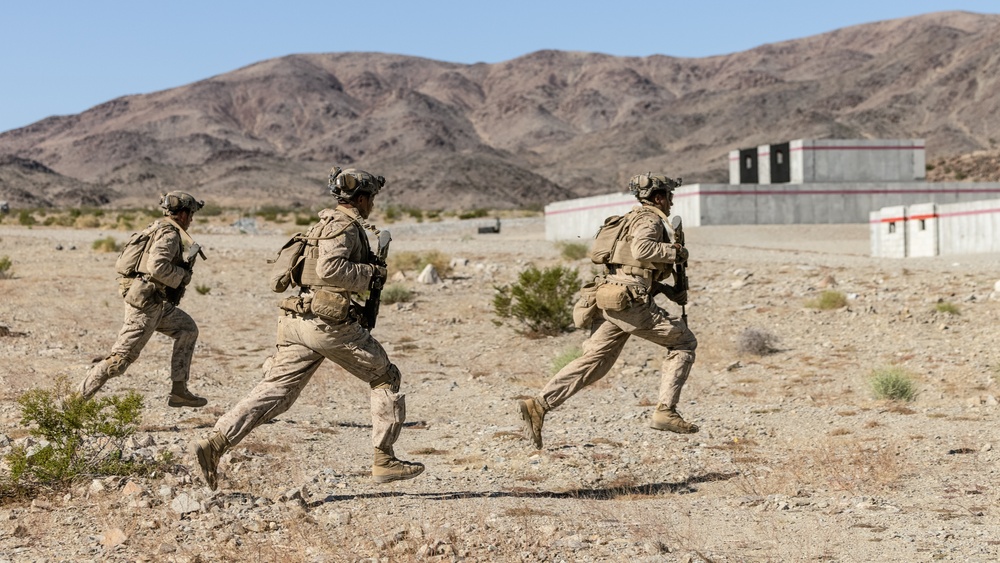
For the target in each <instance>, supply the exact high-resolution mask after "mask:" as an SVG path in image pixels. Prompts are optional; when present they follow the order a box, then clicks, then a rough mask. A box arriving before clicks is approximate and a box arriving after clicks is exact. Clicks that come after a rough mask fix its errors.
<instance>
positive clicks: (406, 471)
mask: <svg viewBox="0 0 1000 563" xmlns="http://www.w3.org/2000/svg"><path fill="white" fill-rule="evenodd" d="M423 472H424V464H422V463H416V462H410V461H403V460H400V459H396V454H395V453H393V451H392V448H389V449H387V450H380V449H378V448H375V462H374V463H373V464H372V479H373V480H374V481H375V482H376V483H390V482H392V481H403V480H405V479H413V478H414V477H416V476H417V475H420V474H421V473H423Z"/></svg>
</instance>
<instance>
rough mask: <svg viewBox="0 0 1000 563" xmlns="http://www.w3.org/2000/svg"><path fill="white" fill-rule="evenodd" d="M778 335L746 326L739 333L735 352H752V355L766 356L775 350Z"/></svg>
mask: <svg viewBox="0 0 1000 563" xmlns="http://www.w3.org/2000/svg"><path fill="white" fill-rule="evenodd" d="M777 345H778V337H777V336H775V335H774V334H772V333H770V332H768V331H766V330H763V329H759V328H747V329H744V330H743V332H741V333H740V337H739V341H738V343H737V352H739V353H740V354H753V355H754V356H766V355H768V354H773V353H774V352H777V351H778V350H777V348H776V346H777Z"/></svg>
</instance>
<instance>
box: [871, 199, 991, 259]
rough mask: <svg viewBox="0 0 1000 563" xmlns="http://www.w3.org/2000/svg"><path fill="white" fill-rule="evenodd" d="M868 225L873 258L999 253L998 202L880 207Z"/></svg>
mask: <svg viewBox="0 0 1000 563" xmlns="http://www.w3.org/2000/svg"><path fill="white" fill-rule="evenodd" d="M869 224H870V225H871V229H870V231H871V249H872V256H881V257H885V258H902V257H906V256H938V255H952V254H975V253H990V252H1000V199H995V200H981V201H969V202H961V203H948V204H933V203H922V204H914V205H908V206H892V207H883V208H882V209H879V210H878V211H874V212H872V213H871V215H870V219H869ZM900 236H902V238H903V240H902V241H900V240H899V239H900Z"/></svg>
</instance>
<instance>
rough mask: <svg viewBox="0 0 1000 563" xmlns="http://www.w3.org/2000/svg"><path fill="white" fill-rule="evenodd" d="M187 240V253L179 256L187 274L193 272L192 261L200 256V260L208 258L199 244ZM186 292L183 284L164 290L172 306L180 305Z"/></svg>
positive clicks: (185, 286) (189, 238)
mask: <svg viewBox="0 0 1000 563" xmlns="http://www.w3.org/2000/svg"><path fill="white" fill-rule="evenodd" d="M181 232H182V233H184V235H187V233H186V232H184V231H181ZM184 235H181V238H184ZM187 240H189V241H190V244H189V245H188V249H187V252H185V253H184V254H183V255H182V256H181V260H182V261H183V262H184V263H183V264H182V267H183V268H184V269H186V270H187V271H189V272H194V261H195V260H196V259H197V258H198V257H199V256H201V259H202V260H208V257H207V256H205V251H203V250H202V249H201V245H200V244H198V243H196V242H195V241H194V240H192V239H191V237H190V236H188V237H187ZM186 292H187V285H185V284H180V285H178V286H177V287H168V288H167V289H166V293H167V301H170V302H171V303H173V304H174V305H180V304H181V298H183V297H184V293H186Z"/></svg>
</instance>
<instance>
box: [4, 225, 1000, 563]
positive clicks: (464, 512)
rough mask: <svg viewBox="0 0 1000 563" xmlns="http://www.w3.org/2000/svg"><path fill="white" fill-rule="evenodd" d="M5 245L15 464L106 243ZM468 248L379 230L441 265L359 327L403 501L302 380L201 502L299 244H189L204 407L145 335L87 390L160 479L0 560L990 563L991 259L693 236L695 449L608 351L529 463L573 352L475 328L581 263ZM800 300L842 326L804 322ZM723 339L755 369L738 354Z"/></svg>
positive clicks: (996, 459) (8, 549)
mask: <svg viewBox="0 0 1000 563" xmlns="http://www.w3.org/2000/svg"><path fill="white" fill-rule="evenodd" d="M480 222H483V223H489V224H491V223H492V220H490V221H480ZM11 223H12V222H11V221H7V222H5V223H3V224H0V256H9V258H10V260H11V262H12V264H13V266H12V268H11V271H12V273H13V277H12V278H10V279H2V280H0V325H2V326H3V327H5V329H4V330H3V331H2V333H0V334H2V335H3V336H0V454H6V453H8V452H9V451H10V449H11V447H12V445H13V444H16V443H19V442H18V441H19V440H20V441H23V440H25V439H26V436H27V431H26V429H24V428H22V427H21V426H20V425H19V420H20V412H19V409H18V405H17V403H16V402H15V400H16V398H17V397H18V396H19V395H20V394H22V393H24V392H25V391H27V390H29V389H32V388H38V387H51V386H52V385H53V383H54V381H55V380H56V379H57V377H59V376H65V377H68V378H69V379H70V380H71V381H73V382H76V381H78V380H80V379H81V378H82V377H83V376H84V373H85V371H86V369H87V368H88V366H89V365H90V364H91V362H92V361H95V360H96V359H99V358H101V357H103V356H104V355H105V354H107V352H108V350H109V349H110V346H111V344H112V342H113V340H114V337H115V335H116V333H117V331H118V329H119V326H120V323H121V319H122V315H123V311H124V305H123V303H122V301H121V299H120V298H119V297H118V295H117V283H116V281H115V276H114V273H113V264H114V260H115V255H114V254H112V253H101V252H96V251H94V250H93V249H92V248H91V245H92V242H93V241H94V240H96V239H99V238H102V237H105V236H108V235H111V236H114V237H115V238H116V239H117V240H118V241H119V242H121V241H123V240H124V239H125V238H126V237H127V235H128V232H127V231H107V230H98V229H73V228H48V227H39V226H35V227H33V228H30V229H29V228H26V227H21V226H17V225H12V224H11ZM477 225H478V223H477V221H476V220H466V221H459V220H454V219H452V220H444V221H440V222H423V223H416V222H408V223H396V224H392V225H388V227H389V228H390V229H391V230H392V232H393V238H394V241H393V245H392V252H413V253H418V254H419V253H426V252H430V251H432V250H437V251H439V252H441V253H444V254H445V255H447V256H448V257H450V258H451V259H452V261H453V262H454V263H455V267H454V268H453V270H452V271H451V272H450V273H449V274H448V275H446V276H444V279H443V281H442V282H441V283H437V284H430V285H425V284H421V283H419V282H417V281H416V272H405V273H404V274H403V275H404V276H405V280H402V281H398V283H402V284H404V285H406V286H407V287H408V288H409V289H411V290H412V291H413V293H414V298H413V300H412V301H410V302H407V303H398V304H392V305H384V306H383V308H382V315H381V317H380V319H379V324H378V326H377V327H376V329H375V330H374V334H375V335H376V336H377V337H378V338H379V339H380V340H381V342H382V343H383V344H384V345H385V347H386V349H387V350H388V352H389V354H390V357H391V358H392V359H393V360H394V362H395V363H396V364H397V365H398V366H399V367H400V369H401V371H402V373H403V377H404V379H403V391H404V392H405V393H406V395H407V414H408V422H407V426H406V427H405V428H404V430H403V432H402V435H401V437H400V440H399V441H398V442H397V444H396V451H397V453H398V454H399V455H400V457H402V458H404V459H410V460H415V461H420V462H423V463H425V464H426V466H427V470H426V472H425V473H424V474H423V475H421V476H420V477H418V478H416V479H414V480H411V481H403V482H398V483H392V484H389V485H375V484H373V483H372V482H371V480H370V477H369V469H370V463H371V442H370V422H371V421H370V415H369V410H368V403H369V401H368V387H367V385H365V384H364V383H362V382H360V381H358V380H356V379H354V378H352V377H351V376H349V375H348V374H346V373H345V372H344V371H343V370H341V369H340V368H338V367H337V366H335V365H333V364H330V363H326V364H324V365H323V367H321V369H320V370H319V372H317V374H316V375H315V376H314V378H313V380H312V381H311V382H310V384H309V386H308V387H307V390H306V391H305V392H304V393H303V395H302V396H301V397H300V399H299V400H298V402H297V403H296V404H295V405H294V406H293V407H292V409H291V410H289V411H288V412H286V413H284V414H282V415H280V416H279V417H278V418H277V419H276V420H275V421H274V422H273V423H271V424H266V425H263V426H261V427H260V428H258V429H256V430H255V431H254V432H253V433H252V434H251V435H250V436H249V437H248V438H247V439H246V440H245V441H244V442H243V443H241V444H240V445H239V446H237V447H236V448H234V449H233V450H232V451H231V452H230V453H228V454H226V456H224V457H223V461H222V464H221V471H222V473H223V475H222V477H221V485H220V488H219V490H218V491H217V492H214V493H213V492H212V491H210V490H208V489H207V488H206V487H205V484H204V482H203V480H202V478H201V475H200V471H199V470H198V467H197V463H196V461H195V460H194V458H193V456H192V455H191V453H190V449H191V446H192V444H193V442H194V441H195V440H196V439H198V438H200V437H202V436H203V435H205V434H206V433H208V432H209V430H210V429H211V427H212V426H213V424H214V422H215V420H216V419H217V418H218V417H219V416H220V415H221V414H222V413H223V412H225V411H226V410H227V409H228V408H229V407H231V406H232V405H234V404H235V403H236V402H237V401H238V400H239V399H240V398H241V397H242V396H243V395H244V394H245V393H246V392H247V391H248V390H249V389H251V388H252V387H253V386H254V385H255V384H256V382H257V381H258V379H259V378H260V376H261V369H260V366H261V364H262V362H263V361H264V359H265V358H266V357H267V356H268V355H269V354H270V353H271V350H272V349H273V345H274V329H275V322H276V319H277V314H278V309H277V308H276V306H275V304H276V302H277V300H278V299H279V296H277V295H275V294H273V293H271V292H270V291H269V290H268V288H267V284H266V282H267V269H268V266H267V264H266V262H265V261H266V259H267V258H270V257H272V256H273V255H274V253H275V251H276V250H277V249H278V248H279V247H280V246H281V244H282V243H283V242H284V240H285V239H286V238H287V232H289V231H290V230H292V229H294V228H295V227H294V226H292V225H287V224H286V225H270V224H265V225H263V226H264V227H266V228H262V229H260V233H261V234H241V233H239V232H237V231H236V229H232V228H229V227H228V226H227V225H226V224H225V223H223V222H221V221H219V222H217V223H196V224H195V225H194V226H193V227H192V229H191V232H192V234H193V236H194V237H195V238H196V239H197V240H198V241H199V242H201V243H202V244H203V245H204V246H205V248H206V252H207V254H208V260H207V261H205V262H200V263H198V264H197V266H196V269H195V275H194V282H193V285H201V286H204V288H206V289H207V291H206V292H205V293H201V292H196V291H190V290H189V291H188V294H187V296H186V297H185V298H184V301H183V303H182V304H181V307H182V308H183V309H185V310H186V311H188V312H189V313H190V314H191V315H192V316H193V317H194V318H195V320H196V321H197V322H198V324H199V327H200V337H199V342H198V348H197V351H196V355H195V359H194V365H193V371H192V379H191V388H192V389H193V390H194V391H195V392H196V393H199V394H203V395H204V396H206V397H207V398H208V399H209V401H210V402H209V405H208V406H207V407H205V408H202V409H172V408H168V407H167V405H166V395H167V391H168V389H169V381H168V362H169V354H170V341H169V339H167V338H165V337H163V336H160V335H157V336H154V338H153V339H152V340H151V341H150V343H149V345H148V346H147V347H146V349H145V350H144V352H143V354H142V356H141V357H140V359H139V360H138V361H137V362H136V363H135V364H133V365H132V367H131V369H130V370H129V372H128V373H127V374H126V375H125V376H123V377H120V378H118V379H114V380H112V381H111V382H109V384H108V385H106V386H105V388H104V389H103V390H102V391H101V393H102V394H113V393H123V392H125V391H128V390H136V391H138V392H140V393H142V394H143V395H144V396H145V397H146V405H147V406H146V409H145V411H144V417H143V422H142V426H141V428H140V430H139V432H138V433H137V435H136V436H137V439H136V440H135V447H136V448H146V449H151V450H152V451H154V452H159V451H170V452H173V453H174V454H175V455H176V456H177V460H178V462H179V463H178V464H177V465H176V466H175V467H174V468H173V469H172V470H170V471H168V472H165V473H160V474H157V475H154V476H152V477H143V478H139V477H129V478H124V477H103V478H98V479H93V480H89V479H88V480H84V481H81V482H79V483H77V484H74V485H73V486H71V487H70V488H69V489H68V490H60V491H57V492H51V493H43V494H41V495H40V496H38V497H37V498H35V499H33V500H31V499H28V500H17V501H5V502H4V504H2V505H0V561H90V560H94V561H97V560H101V561H185V562H194V561H234V560H240V561H275V560H279V559H280V560H283V561H359V560H371V561H411V560H412V561H438V560H443V561H626V560H627V561H633V562H639V561H928V560H948V561H990V560H997V559H998V558H1000V488H998V484H1000V465H998V463H1000V435H998V433H1000V430H998V424H997V423H998V421H1000V413H998V408H1000V406H998V404H1000V403H998V397H1000V384H998V382H997V379H998V378H1000V346H998V343H1000V322H998V320H1000V319H998V315H1000V301H997V300H994V299H991V293H992V292H993V290H994V284H995V283H996V282H997V280H998V279H1000V256H998V255H977V256H960V257H956V256H950V257H939V258H922V259H905V260H887V259H876V258H872V257H870V256H869V255H868V226H867V225H808V226H730V227H700V228H692V229H689V230H688V233H687V242H688V247H689V248H690V252H691V261H690V264H689V274H690V277H691V286H692V290H691V292H690V299H691V302H690V304H689V305H688V307H687V314H688V317H689V319H688V320H689V325H690V327H691V328H692V330H693V331H694V332H695V334H696V335H697V336H698V338H699V347H698V350H697V354H698V358H697V362H696V364H695V367H694V370H693V371H692V373H691V377H690V379H689V381H688V384H687V386H686V387H685V390H684V394H683V397H682V404H681V406H680V410H681V412H682V413H683V414H684V416H685V417H686V418H688V419H690V420H693V421H695V422H697V423H698V424H699V425H700V426H701V431H700V432H699V433H697V434H691V435H678V434H670V433H663V432H658V431H656V430H653V429H651V428H649V426H648V421H649V416H650V411H651V410H652V402H653V401H654V400H655V397H656V391H657V387H658V384H659V377H660V372H659V367H660V362H661V359H662V356H663V351H662V350H661V349H658V348H657V347H655V346H652V345H650V344H648V343H645V342H642V341H639V340H633V341H630V342H629V344H628V345H627V347H626V349H625V351H624V353H623V354H622V357H621V358H620V359H619V360H618V363H617V364H616V365H615V366H614V368H613V369H612V371H611V372H610V374H609V375H608V376H607V377H606V378H605V379H604V380H602V381H601V382H599V383H598V384H596V385H594V386H593V387H591V388H588V389H586V390H584V391H582V392H581V393H579V394H578V395H576V396H574V397H573V398H571V399H570V400H569V401H568V402H567V403H566V404H565V405H563V406H562V407H561V408H559V409H557V410H554V411H552V412H551V413H549V415H548V417H547V419H546V423H545V431H544V439H545V447H544V448H543V449H542V450H539V451H536V450H535V449H534V448H533V447H532V445H531V443H530V442H529V441H528V440H527V439H526V438H525V437H524V436H523V435H522V430H521V422H520V419H519V417H518V415H517V414H516V409H515V400H516V399H518V398H520V397H525V396H529V395H531V394H533V393H535V392H537V391H538V390H539V389H541V387H542V386H543V385H544V383H545V382H546V380H547V379H548V377H550V375H551V374H552V366H553V362H554V360H555V359H556V358H557V357H559V356H560V355H564V354H565V353H566V352H567V351H568V350H572V349H573V348H574V347H578V346H579V345H580V344H581V343H582V341H583V340H584V339H585V337H586V334H585V333H584V331H579V330H578V331H574V332H569V333H566V334H563V335H560V336H557V337H547V338H535V339H531V338H527V337H526V336H524V335H522V334H521V333H519V332H518V331H517V327H516V326H513V325H511V324H509V323H507V324H501V325H499V326H498V325H497V324H496V322H495V321H496V320H497V319H496V316H495V315H494V313H493V308H492V298H493V295H494V291H495V290H494V286H496V285H503V284H507V283H510V282H512V281H514V280H516V278H517V273H518V272H519V271H520V270H521V269H522V268H523V267H524V266H525V265H526V264H529V263H533V264H535V265H537V266H539V267H546V266H553V265H567V266H573V267H577V268H578V269H579V270H580V272H581V277H587V276H589V275H590V274H589V273H590V271H591V267H592V266H591V265H590V264H589V262H587V261H586V259H584V260H579V261H571V260H567V259H565V258H563V257H562V256H561V253H560V248H559V247H558V246H557V245H555V244H553V243H551V242H547V241H545V240H544V225H543V220H542V218H540V217H537V216H536V217H521V218H510V219H509V220H506V221H505V222H504V228H503V229H502V231H501V233H499V234H493V235H480V234H477V231H476V227H477ZM824 289H831V290H835V291H839V292H842V293H843V294H844V295H846V296H847V298H848V301H847V306H846V307H842V308H839V309H834V310H820V309H818V308H814V307H810V306H808V304H809V302H810V300H812V299H815V298H816V297H817V295H818V294H819V293H820V292H821V291H823V290H824ZM939 303H946V304H950V305H953V306H952V307H947V308H946V307H938V306H937V305H938V304H939ZM664 305H665V306H666V307H668V309H669V310H671V311H672V312H674V313H676V314H679V313H680V311H679V308H677V307H676V306H674V305H673V304H666V303H664ZM939 309H943V310H939ZM747 329H754V330H757V331H762V332H765V333H768V334H770V335H773V336H774V337H775V338H776V339H777V344H776V345H775V346H774V348H775V349H776V350H775V351H774V352H773V353H767V354H763V355H758V354H755V353H751V352H747V351H746V350H743V347H742V346H741V345H740V343H741V334H743V333H744V331H746V330H747ZM888 367H898V368H901V369H903V370H905V372H906V373H907V374H909V375H910V376H911V377H912V378H913V380H914V381H915V382H916V384H917V388H918V391H919V393H918V394H917V396H916V399H915V400H913V401H912V402H906V403H901V402H891V401H885V400H879V399H876V398H875V396H874V394H873V392H872V390H871V389H870V387H869V383H868V381H869V378H870V376H871V374H872V373H873V371H874V370H880V369H885V368H888ZM5 471H7V469H6V468H4V467H2V466H0V473H2V472H5Z"/></svg>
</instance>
